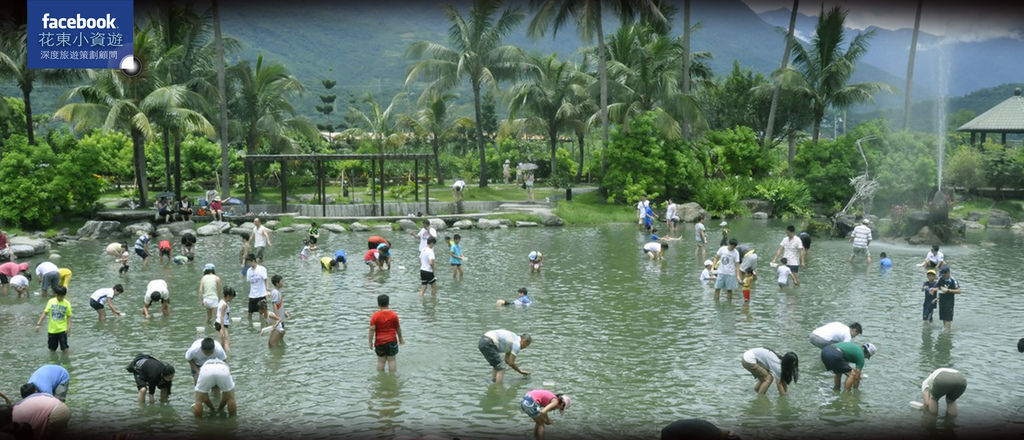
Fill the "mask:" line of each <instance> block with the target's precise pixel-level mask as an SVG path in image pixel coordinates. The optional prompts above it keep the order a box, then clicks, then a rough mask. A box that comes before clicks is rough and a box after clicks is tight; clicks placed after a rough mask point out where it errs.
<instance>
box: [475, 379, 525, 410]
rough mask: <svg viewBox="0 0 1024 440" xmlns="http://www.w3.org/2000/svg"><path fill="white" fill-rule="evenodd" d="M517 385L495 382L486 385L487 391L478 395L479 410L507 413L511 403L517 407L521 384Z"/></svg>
mask: <svg viewBox="0 0 1024 440" xmlns="http://www.w3.org/2000/svg"><path fill="white" fill-rule="evenodd" d="M506 377H509V376H506ZM517 385H521V383H519V384H517ZM517 385H508V386H506V385H504V384H500V383H495V384H491V385H490V386H488V387H487V391H486V392H484V393H483V394H482V395H481V396H480V410H481V411H483V412H484V413H486V414H507V413H508V409H509V408H510V407H512V406H513V403H514V404H515V405H514V406H515V407H516V408H518V407H519V398H521V397H522V396H521V395H520V393H519V390H520V388H521V386H517ZM523 394H525V392H524V393H523Z"/></svg>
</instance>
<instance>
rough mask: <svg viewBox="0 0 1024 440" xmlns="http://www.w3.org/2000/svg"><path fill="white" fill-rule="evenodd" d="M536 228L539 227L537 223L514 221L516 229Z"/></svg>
mask: <svg viewBox="0 0 1024 440" xmlns="http://www.w3.org/2000/svg"><path fill="white" fill-rule="evenodd" d="M536 226H540V225H538V224H537V222H524V221H516V227H517V228H530V227H536Z"/></svg>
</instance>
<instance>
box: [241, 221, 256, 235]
mask: <svg viewBox="0 0 1024 440" xmlns="http://www.w3.org/2000/svg"><path fill="white" fill-rule="evenodd" d="M238 227H239V228H242V229H248V230H249V232H250V233H252V228H255V227H256V225H255V224H253V222H244V223H242V224H240V225H238Z"/></svg>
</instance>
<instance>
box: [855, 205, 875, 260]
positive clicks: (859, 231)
mask: <svg viewBox="0 0 1024 440" xmlns="http://www.w3.org/2000/svg"><path fill="white" fill-rule="evenodd" d="M857 220H858V221H859V223H860V224H858V225H857V226H856V227H854V228H853V232H852V233H851V234H850V240H851V241H853V253H852V254H850V263H853V259H854V257H857V256H858V255H864V256H866V258H867V262H868V264H871V252H868V245H869V244H871V228H870V227H868V225H869V224H871V220H868V219H866V218H861V217H860V216H859V215H858V216H857Z"/></svg>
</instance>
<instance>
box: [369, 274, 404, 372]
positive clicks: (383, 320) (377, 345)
mask: <svg viewBox="0 0 1024 440" xmlns="http://www.w3.org/2000/svg"><path fill="white" fill-rule="evenodd" d="M390 301H391V300H390V298H388V296H387V295H383V294H382V295H378V296H377V308H378V309H379V310H377V312H376V313H374V314H373V316H371V317H370V332H369V340H370V348H372V349H373V351H374V352H376V353H377V371H384V363H385V362H387V364H388V371H390V372H392V373H395V372H397V371H398V365H397V363H396V361H395V356H396V355H397V354H398V346H399V345H400V344H405V339H403V338H402V327H401V325H399V323H398V314H397V313H395V312H394V311H393V310H391V309H390V308H389V307H388V306H389V305H390Z"/></svg>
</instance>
